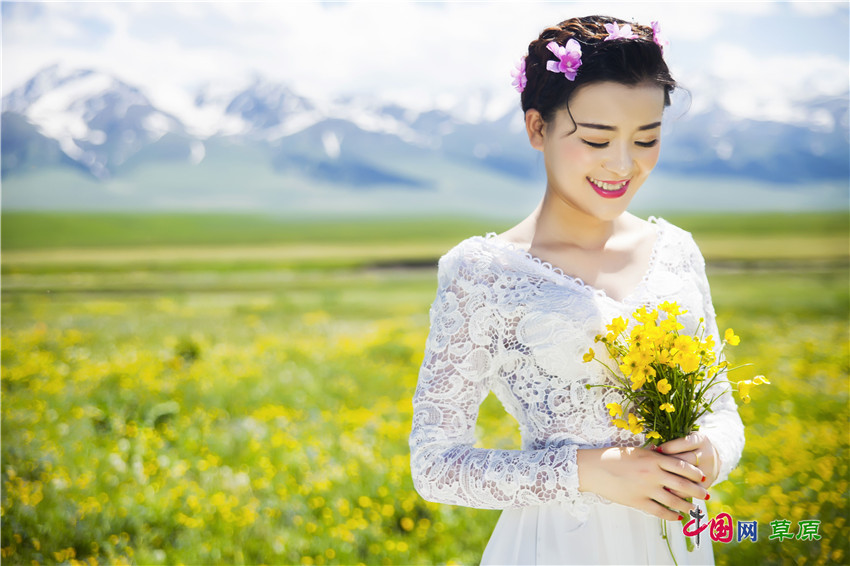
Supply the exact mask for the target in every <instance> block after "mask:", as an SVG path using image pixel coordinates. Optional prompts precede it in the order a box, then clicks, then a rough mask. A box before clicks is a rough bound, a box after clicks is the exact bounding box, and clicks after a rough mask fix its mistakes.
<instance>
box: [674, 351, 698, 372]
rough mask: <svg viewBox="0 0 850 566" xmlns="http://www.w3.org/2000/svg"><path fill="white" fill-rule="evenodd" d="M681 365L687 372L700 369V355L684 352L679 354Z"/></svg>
mask: <svg viewBox="0 0 850 566" xmlns="http://www.w3.org/2000/svg"><path fill="white" fill-rule="evenodd" d="M678 361H679V367H681V368H682V371H683V372H685V373H691V372H694V371H696V370H698V369H699V363H700V357H699V356H697V355H696V354H691V353H688V354H682V355H680V356H679V360H678Z"/></svg>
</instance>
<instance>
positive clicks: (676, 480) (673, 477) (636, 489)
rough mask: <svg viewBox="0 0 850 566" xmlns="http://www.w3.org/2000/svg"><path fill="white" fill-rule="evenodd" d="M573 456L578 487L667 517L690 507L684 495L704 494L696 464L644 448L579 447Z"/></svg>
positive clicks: (703, 497) (699, 496)
mask: <svg viewBox="0 0 850 566" xmlns="http://www.w3.org/2000/svg"><path fill="white" fill-rule="evenodd" d="M576 460H577V463H578V477H579V491H591V492H594V493H597V494H599V495H601V496H602V497H604V498H606V499H608V500H610V501H613V502H615V503H619V504H621V505H626V506H628V507H633V508H635V509H638V510H640V511H644V512H645V513H649V514H650V515H655V516H656V517H659V518H661V519H666V520H668V521H676V520H678V518H679V515H680V514H681V515H684V516H687V515H688V512H689V511H690V510H691V509H693V508H694V504H693V503H691V502H689V501H687V500H686V499H685V498H687V497H693V498H699V499H706V496H707V495H708V492H707V491H706V490H705V488H704V487H702V485H700V480H701V479H702V476H703V473H702V471H701V470H699V469H698V468H697V467H696V466H694V465H692V464H690V463H689V462H687V461H686V460H685V459H683V458H678V457H675V456H665V455H663V454H659V453H657V452H655V451H653V450H649V449H646V448H630V447H612V448H588V449H582V450H579V451H578V455H577V457H576ZM668 507H669V509H668ZM671 509H672V510H673V511H671Z"/></svg>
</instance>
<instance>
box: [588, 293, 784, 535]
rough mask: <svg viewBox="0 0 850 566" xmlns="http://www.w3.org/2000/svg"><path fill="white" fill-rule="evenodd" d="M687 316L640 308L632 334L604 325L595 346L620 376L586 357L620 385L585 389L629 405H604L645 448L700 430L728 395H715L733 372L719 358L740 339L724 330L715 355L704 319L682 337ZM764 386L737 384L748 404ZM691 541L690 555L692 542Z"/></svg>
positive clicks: (619, 324)
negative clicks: (612, 393) (610, 392)
mask: <svg viewBox="0 0 850 566" xmlns="http://www.w3.org/2000/svg"><path fill="white" fill-rule="evenodd" d="M686 312H687V311H684V310H682V309H681V308H680V307H679V305H678V304H676V303H670V302H665V303H662V304H661V305H659V306H658V308H656V309H654V310H652V311H649V310H647V308H646V307H641V308H639V309H637V310H636V311H635V312H634V314H632V318H634V320H635V321H636V322H637V324H635V325H634V326H633V327H632V329H631V331H629V332H627V330H628V328H629V325H630V323H629V321H628V320H626V319H625V318H623V317H618V318H615V319H614V320H612V321H611V323H610V324H608V325H607V326H606V330H607V331H608V332H607V334H605V335H599V336H597V337H596V342H601V343H602V344H603V345H604V346H605V349H606V350H607V351H608V354H609V356H610V359H611V361H613V362H614V364H616V370H619V371H615V369H614V368H612V367H610V366H609V365H608V364H607V363H606V362H605V361H603V360H600V359H599V358H598V357H597V356H596V353H595V352H594V351H593V348H591V349H590V351H588V352H587V354H585V355H584V361H585V362H591V361H593V360H596V361H598V362H599V363H601V364H603V365H604V366H605V367H606V368H608V370H609V371H610V372H611V374H612V375H613V376H614V379H615V381H616V384H602V385H587V386H586V387H587V388H588V389H590V388H591V387H606V388H610V389H615V390H617V391H619V392H620V393H621V394H622V396H623V397H624V400H625V402H624V403H623V405H625V406H623V405H621V404H620V403H608V404H607V405H606V408H607V409H608V411H609V412H610V413H611V417H612V419H613V422H614V425H615V426H617V427H619V428H624V429H628V430H630V431H631V432H632V433H633V434H641V433H644V434H645V435H646V436H645V438H646V444H652V445H654V446H658V445H659V444H663V443H665V442H668V441H670V440H674V439H676V438H682V437H684V436H687V435H688V434H690V433H691V432H693V431H696V430H698V429H699V425H698V424H697V420H698V419H699V418H700V417H701V416H703V415H704V414H706V413H708V412H711V406H712V405H713V404H714V402H715V401H716V400H717V399H718V398H719V397H720V396H721V395H723V394H724V393H726V390H725V389H723V388H716V389H714V390H712V387H713V386H714V385H716V384H718V380H720V378H721V377H722V375H723V373H724V372H727V371H730V370H729V369H727V363H726V362H725V361H719V360H718V354H719V353H720V352H721V351H722V349H723V347H725V346H726V345H729V346H736V345H738V343H739V342H740V338H739V337H738V336H736V335H735V333H734V332H733V330H732V329H731V328H730V329H728V330H726V333H725V335H724V340H723V342H722V344H721V347H720V350H719V351H718V353H717V354H716V353H715V351H714V348H715V343H714V337H713V336H712V335H711V334H708V335H707V336H706V335H705V334H706V333H705V325H704V323H705V320H704V319H700V321H699V326H698V327H697V330H696V333H695V335H693V336H691V335H687V334H680V333H679V331H681V330H683V329H684V325H683V324H682V323H680V322H679V321H678V320H677V317H678V316H679V315H682V314H685V313H686ZM662 313H663V316H662ZM733 369H734V368H733ZM763 383H770V382H769V381H768V380H767V379H765V378H764V376H757V377H755V378H754V379H752V380H747V381H739V382H737V383H735V384H734V385H735V389H736V390H737V391H738V394H739V396H740V397H741V400H742V401H743V402H744V403H749V402H750V396H749V392H750V389H751V388H752V387H753V386H755V385H761V384H763ZM683 521H687V518H685V519H683ZM662 525H663V523H662ZM665 532H666V531H665ZM665 538H666V537H665ZM687 542H688V549H689V550H691V549H692V545H691V541H690V539H688V541H687Z"/></svg>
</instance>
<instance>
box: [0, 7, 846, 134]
mask: <svg viewBox="0 0 850 566" xmlns="http://www.w3.org/2000/svg"><path fill="white" fill-rule="evenodd" d="M593 13H602V14H609V15H614V16H617V17H620V18H623V19H627V20H634V21H637V22H640V23H644V24H649V22H650V21H652V20H658V21H659V22H660V23H661V26H662V30H663V32H664V33H665V35H666V36H667V38H668V39H669V40H670V46H669V47H668V49H667V51H666V57H667V60H668V63H669V64H670V67H671V70H672V71H673V74H674V76H675V77H676V78H677V79H678V81H679V82H680V83H681V84H682V85H683V86H685V87H686V88H688V89H689V91H690V92H691V93H692V94H693V95H702V96H694V97H693V104H694V105H695V106H696V107H697V108H698V107H699V105H700V104H706V103H708V101H709V100H716V101H717V103H718V104H721V105H723V106H724V107H726V109H728V110H730V111H732V112H733V113H735V114H738V115H741V116H747V117H754V118H759V117H762V118H771V119H776V118H779V119H785V120H792V119H793V114H794V101H799V100H803V99H806V98H810V97H812V96H815V95H827V96H841V95H844V94H845V93H846V92H847V90H848V81H850V79H848V45H850V23H849V22H848V13H850V9H849V8H848V3H847V2H745V1H739V2H659V3H653V2H630V3H629V2H620V3H611V2H592V3H590V2H539V3H534V2H522V3H516V2H498V3H497V2H464V3H460V2H429V3H408V2H398V1H394V2H374V1H373V2H251V3H249V2H245V3H239V2H51V3H36V2H5V1H4V2H2V64H3V69H2V77H0V79H2V85H1V86H2V93H3V94H4V95H5V94H6V93H8V92H9V91H11V90H12V89H14V88H16V87H18V86H20V85H21V84H23V83H24V82H25V81H26V80H27V79H29V78H30V77H31V76H32V75H33V74H35V73H36V72H37V71H39V70H40V69H42V68H44V67H46V66H48V65H52V64H55V63H59V64H61V65H63V66H65V67H68V68H77V67H79V68H92V69H96V70H103V71H108V72H110V73H112V74H114V75H115V76H117V77H118V78H121V79H122V80H125V81H126V82H129V83H131V84H134V85H137V86H140V87H142V88H143V90H145V92H146V93H147V94H148V95H149V96H150V97H151V99H152V100H153V101H154V103H158V102H159V103H164V104H166V105H168V104H171V105H176V104H179V101H181V100H182V101H183V102H184V103H187V101H189V100H190V99H191V94H192V93H193V91H194V90H195V89H197V88H200V87H202V86H204V85H214V86H216V87H217V88H222V87H224V88H227V87H228V85H238V84H241V83H244V82H245V81H247V80H249V79H250V78H251V77H253V76H255V75H260V76H263V77H266V78H268V79H269V80H273V81H279V82H283V83H286V84H287V85H289V86H290V87H291V88H292V89H293V90H295V91H296V92H299V93H303V94H305V95H308V96H310V97H313V98H317V99H334V98H337V97H341V96H359V95H370V96H371V95H378V96H379V97H380V98H382V99H385V100H389V101H397V102H401V103H403V104H406V105H408V106H412V107H419V108H421V109H426V108H431V107H435V106H436V107H449V106H452V105H456V104H457V103H458V102H460V101H462V100H464V98H465V97H468V96H469V93H470V92H486V93H492V94H493V96H495V97H496V98H498V99H500V100H505V101H507V102H506V103H510V104H516V100H517V96H518V95H517V94H516V93H515V92H514V91H513V89H512V87H511V86H510V82H511V76H510V72H511V69H512V68H513V66H514V64H515V63H516V62H517V61H518V59H519V58H520V57H521V56H522V55H524V54H525V52H526V48H527V45H528V43H529V42H530V41H531V40H532V39H534V38H535V37H536V36H537V34H538V33H539V32H540V30H542V29H543V28H545V27H547V26H549V25H552V24H555V23H557V22H559V21H561V20H563V19H566V18H568V17H572V16H578V15H588V14H593ZM718 84H722V85H723V88H722V89H717V88H716V86H717V85H718Z"/></svg>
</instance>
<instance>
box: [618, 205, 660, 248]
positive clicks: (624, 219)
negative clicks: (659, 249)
mask: <svg viewBox="0 0 850 566" xmlns="http://www.w3.org/2000/svg"><path fill="white" fill-rule="evenodd" d="M615 233H616V234H617V240H619V242H620V245H619V246H617V247H621V248H625V249H636V248H641V247H643V246H647V245H648V246H652V244H653V243H654V242H655V240H656V238H657V237H658V225H657V224H656V223H654V222H650V221H648V220H644V219H642V218H638V217H637V216H635V215H634V214H631V213H629V212H625V213H623V215H622V216H620V218H619V219H618V226H617V229H616V232H615Z"/></svg>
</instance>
